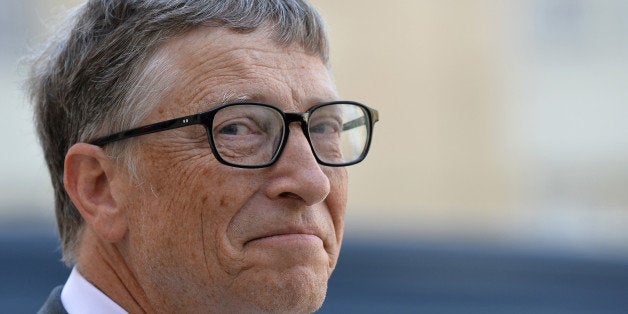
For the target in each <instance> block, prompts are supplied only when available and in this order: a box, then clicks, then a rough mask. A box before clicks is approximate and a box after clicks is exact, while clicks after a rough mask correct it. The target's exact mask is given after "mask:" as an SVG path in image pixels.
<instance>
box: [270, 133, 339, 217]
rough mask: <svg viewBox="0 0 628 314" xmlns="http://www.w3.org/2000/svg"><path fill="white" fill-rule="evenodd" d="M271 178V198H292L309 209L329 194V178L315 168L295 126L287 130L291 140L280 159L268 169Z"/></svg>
mask: <svg viewBox="0 0 628 314" xmlns="http://www.w3.org/2000/svg"><path fill="white" fill-rule="evenodd" d="M270 170H271V171H272V172H273V177H272V179H271V181H270V182H269V184H268V186H267V187H268V188H267V191H266V193H267V196H268V197H270V198H291V199H297V200H299V201H302V202H303V203H304V204H305V205H307V206H311V205H314V204H317V203H320V202H322V201H323V200H325V198H327V195H328V194H329V191H330V182H329V177H328V176H327V175H326V174H325V172H323V169H322V168H321V165H319V164H318V162H317V161H316V158H315V157H314V154H313V153H312V149H311V148H310V145H309V143H308V141H307V138H306V137H305V134H303V131H302V130H301V128H300V127H299V125H298V124H296V123H295V124H292V125H291V126H290V137H289V138H288V140H287V142H286V146H285V147H284V150H283V152H282V154H281V156H280V157H279V160H277V161H276V162H275V164H273V165H272V166H271V167H270Z"/></svg>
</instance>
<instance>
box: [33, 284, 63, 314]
mask: <svg viewBox="0 0 628 314" xmlns="http://www.w3.org/2000/svg"><path fill="white" fill-rule="evenodd" d="M61 290H63V286H58V287H56V288H54V289H53V290H52V292H51V293H50V296H49V297H48V300H46V303H44V306H42V307H41V309H39V312H37V314H68V312H67V311H66V310H65V308H64V307H63V303H61Z"/></svg>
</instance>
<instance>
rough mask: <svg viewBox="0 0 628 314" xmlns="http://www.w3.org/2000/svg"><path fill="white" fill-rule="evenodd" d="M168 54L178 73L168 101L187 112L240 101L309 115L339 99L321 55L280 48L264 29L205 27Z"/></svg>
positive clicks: (172, 43) (178, 41) (171, 46)
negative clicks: (240, 30)
mask: <svg viewBox="0 0 628 314" xmlns="http://www.w3.org/2000/svg"><path fill="white" fill-rule="evenodd" d="M163 49H165V52H166V53H167V54H168V56H169V57H168V59H169V62H171V66H172V67H173V68H174V69H173V70H174V71H175V72H176V74H175V76H174V77H175V80H174V82H173V84H172V89H171V90H172V93H170V95H171V96H172V97H173V98H174V99H170V100H169V101H170V103H174V104H176V107H177V108H178V109H184V112H186V113H193V112H197V111H200V110H206V109H209V108H211V107H214V106H217V105H220V104H222V103H226V102H231V101H241V100H251V101H260V102H266V103H270V104H273V105H275V106H277V107H279V108H282V109H284V110H289V111H304V110H306V109H307V108H309V107H311V106H313V105H315V104H317V103H320V102H324V101H330V100H335V99H337V93H336V89H335V86H334V83H333V79H332V77H331V74H330V72H329V70H328V68H327V66H326V64H325V63H324V62H323V61H322V60H321V59H320V58H319V57H318V56H315V55H312V54H308V53H306V52H305V51H304V49H302V48H301V47H299V46H297V45H290V46H281V45H278V44H277V43H276V42H275V41H274V40H273V39H272V38H271V35H270V33H269V32H268V31H266V30H264V29H258V30H256V31H254V32H251V33H244V34H243V33H236V32H234V31H232V30H229V29H223V28H200V29H197V30H194V31H192V32H190V33H188V34H186V35H185V36H183V37H181V38H177V39H175V40H172V41H170V42H169V43H167V44H166V45H165V47H164V48H163ZM182 107H183V108H182Z"/></svg>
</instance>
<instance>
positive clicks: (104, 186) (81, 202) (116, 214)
mask: <svg viewBox="0 0 628 314" xmlns="http://www.w3.org/2000/svg"><path fill="white" fill-rule="evenodd" d="M116 172H117V168H116V165H115V161H114V160H112V159H111V158H110V157H109V156H107V154H105V152H104V151H103V150H102V149H101V148H100V147H98V146H94V145H90V144H86V143H78V144H75V145H73V146H72V147H70V149H69V150H68V153H67V154H66V156H65V165H64V173H63V183H64V186H65V190H66V192H67V193H68V195H69V196H70V198H71V199H72V202H73V203H74V205H75V206H76V208H77V209H78V211H79V212H80V213H81V216H83V219H84V220H85V222H86V223H87V225H88V227H89V228H91V229H92V230H93V231H94V232H95V233H96V234H98V235H99V236H100V238H102V239H104V240H105V241H108V242H112V243H114V242H118V241H120V240H121V239H122V238H123V237H124V235H125V234H126V232H127V224H126V219H125V215H124V211H123V208H122V207H121V206H119V205H120V204H119V203H118V202H116V195H115V194H114V191H116V190H119V189H115V188H114V184H116V183H118V184H119V182H118V181H120V180H118V181H116V180H115V179H116Z"/></svg>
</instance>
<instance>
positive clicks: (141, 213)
mask: <svg viewBox="0 0 628 314" xmlns="http://www.w3.org/2000/svg"><path fill="white" fill-rule="evenodd" d="M158 148H159V150H160V152H159V153H158V154H157V153H154V154H151V153H150V151H148V153H146V154H144V155H143V156H142V160H143V161H145V164H144V167H143V168H144V169H162V170H160V171H151V172H150V173H148V172H145V171H144V173H140V178H141V179H140V189H141V190H142V192H140V193H137V194H135V195H133V196H132V197H133V199H134V200H133V203H134V205H133V207H136V208H134V209H131V211H132V212H134V213H135V214H134V215H133V217H130V218H129V219H130V220H131V221H132V222H136V223H134V225H135V228H134V229H135V232H131V233H130V234H131V235H132V236H133V237H134V239H133V242H134V243H135V246H137V247H139V250H138V253H139V251H141V252H144V253H143V254H141V255H142V257H141V259H142V260H143V261H144V262H142V263H143V264H146V263H150V264H152V265H153V266H155V265H158V266H159V267H160V268H164V269H170V271H171V273H170V274H162V275H168V277H169V278H178V279H176V280H178V281H180V282H186V281H187V282H189V281H195V282H197V283H198V284H199V285H200V286H207V285H208V284H209V283H211V282H212V281H214V282H215V281H216V280H217V279H219V277H220V276H224V274H225V273H229V272H230V268H231V265H232V264H233V263H234V261H237V256H236V254H235V252H233V251H232V250H231V247H230V245H228V243H227V241H226V235H225V234H226V230H227V227H228V225H229V223H230V221H231V219H232V217H233V216H234V215H235V214H236V213H237V211H238V210H239V208H241V207H242V205H243V204H244V203H246V200H247V199H248V198H249V197H250V196H249V195H248V194H247V193H249V191H253V190H254V189H253V188H252V187H251V186H252V185H253V184H254V181H253V180H252V178H249V177H248V176H247V175H246V173H236V172H238V171H237V170H234V169H233V168H227V167H226V166H222V165H221V164H219V163H218V162H217V161H216V160H215V159H214V158H213V157H212V156H211V154H205V155H201V154H196V155H192V154H193V153H195V151H196V150H195V149H188V150H187V151H186V150H181V151H174V150H171V151H166V152H164V148H163V146H160V147H158ZM156 150H157V149H156ZM144 266H149V265H144ZM221 267H223V268H221ZM236 268H237V267H236ZM153 277H155V276H153ZM222 279H225V278H222ZM153 280H158V279H155V278H153ZM159 281H163V280H159ZM164 284H165V283H164ZM168 284H172V283H168ZM204 288H207V287H204Z"/></svg>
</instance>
